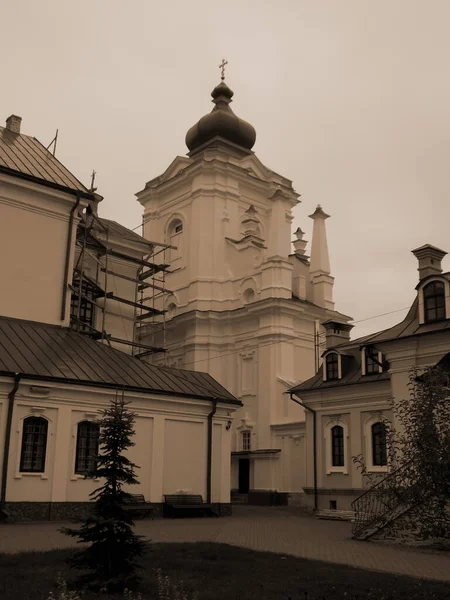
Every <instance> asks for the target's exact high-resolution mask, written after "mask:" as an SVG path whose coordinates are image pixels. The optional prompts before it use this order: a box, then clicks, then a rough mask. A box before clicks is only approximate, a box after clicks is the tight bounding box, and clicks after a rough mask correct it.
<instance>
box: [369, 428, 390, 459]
mask: <svg viewBox="0 0 450 600" xmlns="http://www.w3.org/2000/svg"><path fill="white" fill-rule="evenodd" d="M372 462H373V466H374V467H385V466H386V465H387V452H386V426H385V424H384V423H374V424H373V425H372Z"/></svg>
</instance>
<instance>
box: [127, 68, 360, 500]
mask: <svg viewBox="0 0 450 600" xmlns="http://www.w3.org/2000/svg"><path fill="white" fill-rule="evenodd" d="M233 95H234V93H233V91H232V90H231V89H230V88H229V87H228V85H227V84H226V83H225V81H224V77H223V76H222V81H221V83H219V85H217V86H216V87H215V88H214V90H213V91H212V94H211V96H212V102H213V104H214V108H213V109H212V111H211V112H210V113H209V114H206V115H205V116H204V117H202V118H201V119H200V120H199V121H198V122H197V123H195V124H194V125H193V126H192V127H191V128H190V129H189V131H188V132H187V135H186V145H187V147H188V150H189V151H188V153H187V155H186V156H178V157H176V158H175V159H174V160H173V161H172V163H171V164H170V165H169V166H168V167H167V169H166V170H165V171H164V173H162V174H161V175H159V176H158V177H154V178H153V179H151V180H150V181H148V183H147V184H146V185H145V187H144V189H142V190H141V191H140V192H138V193H137V198H138V201H139V202H140V203H141V204H142V206H143V208H144V225H143V230H144V237H145V238H146V239H157V240H161V241H162V242H164V243H166V244H167V245H170V246H171V249H170V253H169V254H170V256H169V261H168V262H169V264H170V269H169V272H168V273H167V274H166V275H165V282H166V285H167V288H168V292H167V295H166V297H165V299H164V300H163V299H161V300H160V302H159V304H158V303H157V304H156V306H157V308H158V309H161V310H162V309H163V310H165V311H166V313H165V315H166V316H165V327H164V328H161V326H158V325H156V326H155V324H154V323H148V324H143V325H142V327H141V328H140V339H141V341H142V342H143V343H146V344H148V345H154V346H159V345H161V344H163V343H164V344H165V347H166V349H167V352H166V353H165V354H160V355H154V356H152V357H150V358H149V359H148V360H150V361H151V362H152V364H164V362H166V364H169V365H171V366H175V367H177V368H186V369H195V370H199V371H206V372H207V373H209V374H210V375H212V376H213V377H214V378H215V379H216V380H217V381H219V382H220V383H221V384H222V385H223V386H224V387H226V388H227V389H228V390H230V391H231V392H232V394H233V395H234V396H235V397H237V398H238V399H239V400H240V401H241V402H242V403H243V406H242V407H241V408H239V409H238V410H237V412H236V417H235V419H234V422H233V426H232V430H231V431H232V441H231V446H232V452H231V488H232V492H233V495H234V496H235V498H236V499H241V500H242V501H244V502H245V501H247V500H248V501H249V502H255V503H271V502H280V501H283V502H284V499H283V500H281V498H280V496H278V497H277V494H274V493H273V492H283V493H285V495H284V498H286V497H287V496H289V499H290V502H292V503H294V502H302V497H303V493H302V491H303V486H304V485H305V484H306V479H305V477H306V460H307V457H306V445H305V416H304V410H303V408H302V407H300V406H297V405H295V404H294V403H293V402H290V401H289V397H288V396H287V395H286V390H287V389H288V388H290V387H292V386H293V385H294V384H295V383H298V382H299V381H304V380H306V379H308V378H309V377H311V376H312V375H313V374H314V372H315V370H316V364H317V362H318V359H319V353H320V344H319V343H318V340H319V339H322V338H323V333H324V329H323V327H322V326H321V325H320V324H321V323H322V322H324V321H328V320H339V321H341V322H343V323H347V322H348V321H349V320H350V317H348V316H346V315H343V314H340V313H338V312H337V311H336V310H335V306H334V302H333V283H334V278H333V277H332V275H331V269H330V259H329V253H328V247H327V238H326V227H325V221H326V219H327V218H328V215H327V214H326V213H325V211H324V210H323V209H322V208H321V207H320V206H317V208H316V209H315V210H311V214H310V215H309V216H310V218H311V219H312V220H313V238H312V245H311V250H310V256H308V255H307V254H306V251H307V250H306V248H307V242H306V240H305V239H303V236H304V233H303V232H302V231H301V229H300V228H298V229H297V231H296V232H295V239H294V241H293V247H294V250H293V251H292V241H291V238H292V234H291V231H292V221H293V214H292V210H293V208H294V207H296V206H297V205H298V204H299V202H300V201H299V194H297V193H296V192H295V190H294V188H293V186H292V182H291V181H290V180H289V179H287V178H286V177H284V176H282V175H279V174H278V173H276V172H274V171H272V170H271V169H270V168H268V167H267V166H265V165H264V164H263V163H262V162H261V161H260V160H259V159H258V157H257V156H256V154H255V153H254V152H253V150H252V149H253V147H254V144H255V141H256V132H255V129H254V128H253V127H252V125H250V124H249V123H247V122H246V121H244V120H242V119H241V118H239V117H238V116H236V115H235V114H234V112H233V111H232V109H231V106H230V104H231V102H232V98H233Z"/></svg>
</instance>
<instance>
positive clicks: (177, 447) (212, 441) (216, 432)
mask: <svg viewBox="0 0 450 600" xmlns="http://www.w3.org/2000/svg"><path fill="white" fill-rule="evenodd" d="M101 200H102V198H101V196H99V195H98V194H96V193H95V190H93V189H88V188H87V187H85V186H84V185H83V184H82V183H81V182H80V181H79V180H78V179H77V178H76V177H74V175H73V174H72V173H71V172H70V171H69V170H68V169H67V168H66V167H65V166H64V165H62V164H61V163H60V162H59V161H58V159H57V158H56V157H55V156H54V154H52V153H51V152H50V151H49V150H48V149H46V148H45V146H43V145H42V144H41V143H40V142H39V141H38V140H37V139H36V138H34V137H31V136H28V135H25V134H24V133H22V131H21V118H20V117H17V116H15V115H12V116H11V117H9V118H8V119H7V122H6V127H0V282H1V283H0V287H1V294H0V477H1V483H0V518H3V519H5V518H14V519H33V520H36V519H59V520H64V519H73V518H76V517H81V516H83V515H86V513H87V512H88V511H89V510H90V507H91V506H92V504H90V501H89V494H90V492H92V491H93V490H94V489H96V488H98V487H99V485H100V484H99V480H96V479H93V477H92V473H93V465H94V464H95V457H96V456H97V453H98V450H99V447H98V446H99V431H100V430H99V424H98V419H99V417H100V415H101V412H102V411H103V410H104V409H105V408H106V407H108V406H109V405H110V403H111V400H114V399H115V398H117V396H118V395H120V397H122V398H124V400H125V401H126V402H128V403H130V409H131V410H132V411H133V412H134V413H135V415H136V422H135V432H136V433H135V436H134V438H133V442H135V446H133V447H132V448H131V449H130V450H129V453H128V456H129V458H130V459H131V460H132V461H133V462H135V463H136V464H137V465H138V466H139V467H140V468H139V470H138V471H137V478H138V480H139V485H136V486H130V488H129V489H128V490H127V491H130V492H132V493H135V494H142V495H144V497H145V500H146V501H147V502H150V503H151V504H152V505H153V508H154V509H155V512H156V513H158V514H161V512H162V508H163V504H164V497H165V495H171V494H176V493H177V492H178V491H179V490H184V491H187V490H189V491H190V493H192V494H196V495H201V496H202V498H203V501H204V502H205V503H208V504H211V505H213V508H214V510H215V512H216V514H218V515H219V514H229V512H230V447H231V432H230V425H231V422H232V419H233V415H234V413H235V410H236V408H238V407H239V406H240V405H241V403H240V401H239V400H238V399H237V398H235V397H234V396H233V394H231V393H230V392H229V391H228V390H226V389H225V388H224V387H223V386H222V385H220V384H219V383H218V382H217V381H215V380H214V379H213V378H212V377H211V376H210V375H208V374H206V373H201V372H198V371H200V369H196V371H195V372H194V371H193V370H192V369H191V370H183V371H182V370H179V369H174V368H168V367H158V366H153V365H150V364H148V363H146V362H144V361H143V360H142V354H145V355H148V354H152V353H155V352H158V351H162V350H163V348H156V347H154V346H149V345H143V343H140V342H139V341H135V329H136V326H137V325H138V324H140V323H144V322H148V321H149V319H150V320H152V319H153V318H158V317H159V318H161V317H163V316H164V313H162V311H158V310H157V309H156V308H154V307H153V306H152V303H151V301H150V302H149V301H141V302H137V301H136V299H137V298H136V297H137V295H138V289H140V290H142V291H144V290H146V293H147V294H148V293H149V290H152V289H153V288H154V287H156V286H158V284H156V283H155V282H154V278H155V277H156V276H158V275H159V276H161V274H164V272H165V270H166V265H165V263H164V262H163V260H161V257H163V256H164V254H165V253H166V252H167V251H168V250H169V249H170V248H168V246H167V245H165V244H159V243H156V242H151V241H149V240H145V239H143V238H142V237H141V236H139V235H137V234H135V233H134V232H132V231H129V230H127V229H126V228H125V227H123V226H121V225H119V224H118V223H115V222H113V221H109V220H107V219H102V218H99V217H98V216H97V206H98V203H99V202H100V201H101ZM160 287H163V286H160ZM124 350H125V351H124ZM205 366H206V365H205Z"/></svg>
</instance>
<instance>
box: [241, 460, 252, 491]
mask: <svg viewBox="0 0 450 600" xmlns="http://www.w3.org/2000/svg"><path fill="white" fill-rule="evenodd" d="M249 489H250V459H249V458H241V459H239V493H240V494H248V491H249Z"/></svg>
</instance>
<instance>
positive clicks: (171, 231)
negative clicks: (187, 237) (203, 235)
mask: <svg viewBox="0 0 450 600" xmlns="http://www.w3.org/2000/svg"><path fill="white" fill-rule="evenodd" d="M167 238H168V239H167V243H168V244H170V245H171V246H175V248H171V249H170V260H171V261H172V260H175V259H176V258H178V257H180V256H181V253H182V251H183V247H182V246H183V223H182V221H181V220H180V219H174V220H173V221H172V222H171V223H170V225H169V227H168V229H167Z"/></svg>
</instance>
